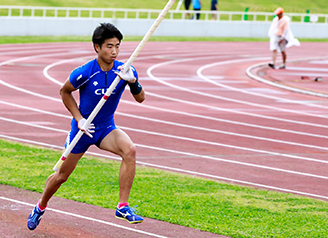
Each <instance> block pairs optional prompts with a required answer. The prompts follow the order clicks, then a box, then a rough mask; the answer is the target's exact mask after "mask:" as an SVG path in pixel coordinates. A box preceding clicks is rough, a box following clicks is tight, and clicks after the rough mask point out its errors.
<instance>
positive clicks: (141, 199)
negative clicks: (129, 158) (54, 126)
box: [0, 140, 328, 238]
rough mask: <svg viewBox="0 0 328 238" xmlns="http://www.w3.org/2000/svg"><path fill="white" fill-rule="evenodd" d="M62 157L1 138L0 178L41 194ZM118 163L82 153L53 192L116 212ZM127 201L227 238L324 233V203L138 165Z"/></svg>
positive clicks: (327, 212)
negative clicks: (70, 172)
mask: <svg viewBox="0 0 328 238" xmlns="http://www.w3.org/2000/svg"><path fill="white" fill-rule="evenodd" d="M60 156H61V152H60V151H55V150H50V149H46V148H41V147H35V146H30V145H25V144H20V143H16V142H11V141H7V140H0V163H1V173H0V183H1V184H6V185H10V186H14V187H18V188H22V189H26V190H31V191H36V192H39V193H41V192H42V191H43V187H44V183H45V181H46V178H47V177H48V176H49V175H50V174H51V173H52V167H53V165H54V164H55V163H56V161H57V160H58V158H60ZM181 163H183V161H181ZM119 166H120V163H119V162H118V161H112V160H108V159H102V158H96V157H91V156H86V157H83V159H82V160H81V161H80V162H79V164H78V166H77V168H76V170H75V171H74V172H73V174H72V175H71V177H70V178H69V180H68V181H67V182H66V183H64V184H63V185H62V187H61V188H60V189H59V190H58V191H57V193H56V196H58V197H62V198H66V199H71V200H75V201H79V202H84V203H88V204H92V205H96V206H101V207H106V208H111V209H114V208H115V207H116V205H117V202H118V193H119V185H118V171H119ZM36 202H37V201H36ZM130 204H131V205H132V206H134V205H138V213H139V214H140V215H142V216H145V217H149V218H154V219H157V220H162V221H165V222H171V223H174V224H179V225H182V226H187V227H191V228H195V229H199V230H203V231H208V232H212V233H217V234H221V235H226V236H230V237H284V238H285V237H307V238H308V237H328V231H327V227H328V219H327V218H328V202H325V201H321V200H316V199H311V198H306V197H301V196H295V195H292V194H286V193H278V192H273V191H266V190H261V189H255V188H249V187H245V186H238V185H232V184H227V183H223V182H217V181H213V180H209V179H203V178H198V177H194V176H190V175H182V174H177V173H173V172H166V171H161V170H157V169H153V168H148V167H145V166H137V173H136V178H135V181H134V185H133V188H132V191H131V197H130ZM50 206H51V202H50Z"/></svg>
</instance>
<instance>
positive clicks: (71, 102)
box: [60, 79, 83, 121]
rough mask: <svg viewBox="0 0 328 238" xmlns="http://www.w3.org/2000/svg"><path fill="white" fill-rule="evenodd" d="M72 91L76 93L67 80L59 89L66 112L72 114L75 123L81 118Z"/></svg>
mask: <svg viewBox="0 0 328 238" xmlns="http://www.w3.org/2000/svg"><path fill="white" fill-rule="evenodd" d="M73 91H76V88H74V86H73V85H72V84H71V82H70V81H69V79H67V80H66V81H65V83H64V85H63V86H62V87H61V88H60V95H61V97H62V101H63V103H64V105H65V106H66V108H67V109H68V111H69V112H70V113H71V114H72V116H73V117H74V118H75V120H76V121H80V120H81V119H82V118H83V117H82V115H81V113H80V110H79V108H78V106H77V103H76V101H75V98H74V97H73V94H72V92H73Z"/></svg>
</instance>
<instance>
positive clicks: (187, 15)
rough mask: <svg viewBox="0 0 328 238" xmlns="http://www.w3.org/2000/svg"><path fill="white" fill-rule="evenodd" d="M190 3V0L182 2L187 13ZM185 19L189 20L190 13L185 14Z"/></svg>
mask: <svg viewBox="0 0 328 238" xmlns="http://www.w3.org/2000/svg"><path fill="white" fill-rule="evenodd" d="M190 3H191V0H185V1H184V5H185V9H186V10H187V11H189V7H190ZM186 18H187V19H189V18H190V13H189V12H187V13H186Z"/></svg>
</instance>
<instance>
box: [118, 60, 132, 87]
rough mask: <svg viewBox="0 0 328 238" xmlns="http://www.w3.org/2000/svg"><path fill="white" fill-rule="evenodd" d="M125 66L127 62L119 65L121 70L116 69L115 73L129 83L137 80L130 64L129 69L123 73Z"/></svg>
mask: <svg viewBox="0 0 328 238" xmlns="http://www.w3.org/2000/svg"><path fill="white" fill-rule="evenodd" d="M124 67H125V64H124V65H121V66H119V67H117V68H118V69H119V70H120V71H115V74H117V75H118V76H119V77H120V78H121V79H123V80H125V81H127V82H129V83H134V82H135V81H136V78H135V77H134V74H133V70H132V67H131V66H130V67H129V69H128V70H127V71H126V72H125V73H123V71H124Z"/></svg>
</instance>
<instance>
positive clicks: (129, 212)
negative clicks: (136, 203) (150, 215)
mask: <svg viewBox="0 0 328 238" xmlns="http://www.w3.org/2000/svg"><path fill="white" fill-rule="evenodd" d="M134 212H135V209H133V208H130V207H128V206H125V207H121V208H120V209H119V208H118V207H117V208H116V213H115V216H116V217H117V218H119V219H123V220H127V221H128V222H129V223H130V224H134V223H141V222H143V218H142V217H141V216H138V215H136V214H134Z"/></svg>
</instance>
